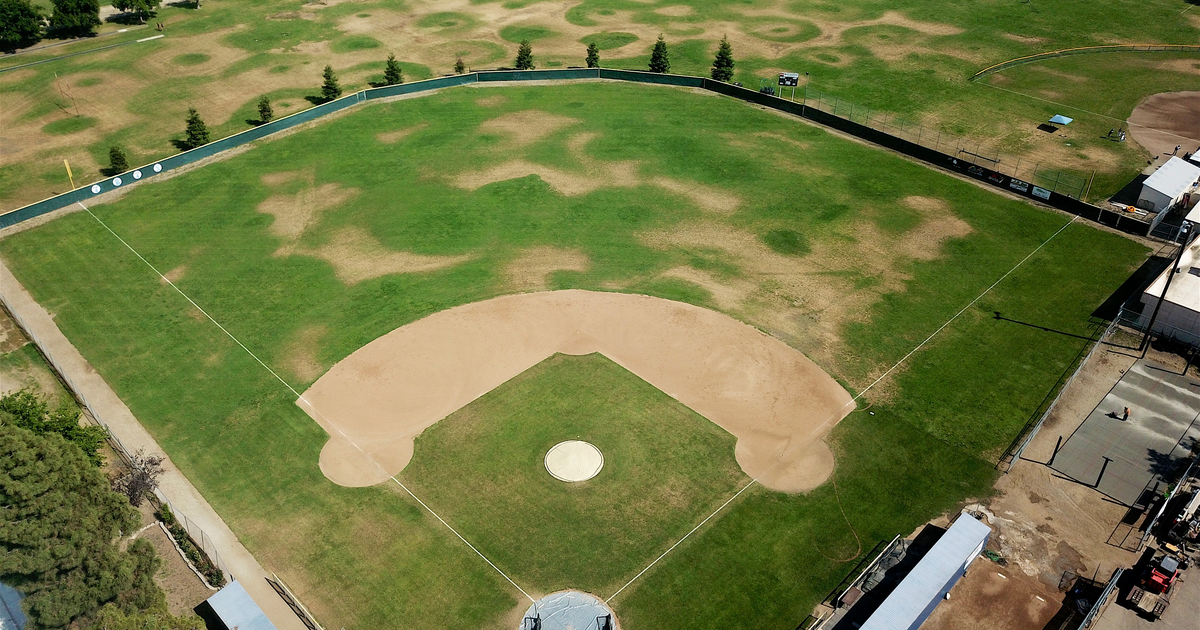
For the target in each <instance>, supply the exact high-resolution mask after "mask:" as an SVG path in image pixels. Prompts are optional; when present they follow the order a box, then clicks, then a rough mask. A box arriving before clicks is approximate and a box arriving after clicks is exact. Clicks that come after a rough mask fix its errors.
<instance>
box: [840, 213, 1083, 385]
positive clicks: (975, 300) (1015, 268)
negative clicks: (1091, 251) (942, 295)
mask: <svg viewBox="0 0 1200 630" xmlns="http://www.w3.org/2000/svg"><path fill="white" fill-rule="evenodd" d="M1078 218H1079V216H1078V215H1076V216H1074V217H1071V220H1070V221H1067V223H1066V225H1063V226H1062V227H1060V228H1058V231H1057V232H1055V233H1054V234H1051V235H1050V238H1048V239H1046V240H1044V241H1042V244H1041V245H1038V246H1037V247H1035V248H1034V249H1033V251H1031V252H1029V254H1028V255H1027V256H1025V257H1024V258H1022V259H1021V262H1019V263H1017V264H1016V265H1013V268H1012V269H1009V270H1008V271H1006V272H1004V275H1003V276H1000V279H999V280H997V281H995V282H993V283H992V286H990V287H988V288H986V289H984V290H983V293H980V294H979V295H977V296H975V299H974V300H971V301H970V302H968V303H967V305H966V306H964V307H962V310H960V311H959V312H957V313H955V314H954V317H951V318H950V319H947V320H946V323H944V324H942V325H941V326H940V327H939V328H938V329H937V330H935V331H933V334H931V335H929V336H928V337H926V338H925V341H922V342H921V343H919V344H917V347H915V348H913V349H912V350H910V351H909V352H908V354H906V355H904V357H902V358H901V359H900V360H899V361H897V362H896V365H893V366H892V367H890V368H888V371H886V372H884V373H883V375H881V376H880V377H879V378H877V379H875V382H874V383H871V384H870V385H867V388H866V389H864V390H862V391H861V392H859V393H858V395H857V396H855V397H854V400H858V399H859V398H862V397H863V396H864V395H865V394H866V393H867V392H869V391H871V388H872V387H875V386H876V385H877V384H879V381H882V380H883V379H885V378H887V375H888V374H891V373H892V371H893V370H895V369H896V368H898V367H900V364H901V363H904V362H905V361H906V360H908V357H911V356H912V355H913V354H915V353H916V352H917V350H920V349H921V348H922V347H923V346H924V345H925V344H927V343H929V340H930V339H933V338H934V337H935V336H936V335H937V334H938V333H940V332H942V331H943V330H945V328H946V327H947V326H949V325H950V322H953V321H954V320H956V319H958V316H959V315H962V314H963V313H965V312H967V309H969V308H971V307H972V306H974V305H975V303H976V302H978V301H979V300H981V299H983V296H985V295H987V294H988V292H989V291H991V290H992V289H995V288H996V285H998V284H1000V283H1001V282H1004V279H1005V278H1007V277H1008V276H1009V275H1011V274H1012V272H1014V271H1016V270H1017V267H1020V266H1021V265H1024V264H1025V261H1027V260H1029V259H1030V258H1032V257H1033V255H1034V254H1036V253H1038V252H1039V251H1040V250H1041V249H1042V248H1043V247H1045V246H1046V243H1049V242H1050V241H1052V240H1054V237H1056V236H1058V235H1059V234H1062V231H1063V230H1065V229H1067V228H1068V227H1071V224H1072V223H1074V222H1075V219H1078Z"/></svg>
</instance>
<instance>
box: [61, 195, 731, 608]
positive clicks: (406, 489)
mask: <svg viewBox="0 0 1200 630" xmlns="http://www.w3.org/2000/svg"><path fill="white" fill-rule="evenodd" d="M76 203H79V207H80V208H83V210H84V211H85V212H87V213H88V215H90V216H91V217H92V218H93V219H95V220H96V222H97V223H99V224H100V225H101V226H103V227H104V229H105V230H108V233H109V234H112V235H113V236H114V237H116V239H117V240H118V241H121V244H122V245H124V246H125V248H126V249H128V250H129V251H131V252H133V255H134V256H137V257H138V260H141V261H142V262H144V263H146V266H147V267H149V268H150V269H151V270H152V271H154V273H155V274H157V275H158V277H159V278H161V279H162V281H163V282H166V283H167V284H169V285H171V288H172V289H175V292H176V293H178V294H179V295H182V296H183V299H185V300H187V301H188V303H189V304H191V305H192V306H194V307H196V310H198V311H200V312H201V313H203V314H204V316H205V317H207V318H208V321H210V322H212V323H213V324H215V325H216V326H217V328H220V329H221V332H223V333H225V334H226V335H228V336H229V338H230V339H232V340H233V342H234V343H236V344H237V345H238V346H240V347H241V348H242V350H245V351H246V354H248V355H250V356H251V358H253V359H254V360H255V361H257V362H258V364H259V365H261V366H263V368H264V369H265V370H266V371H268V372H270V373H271V376H274V377H275V379H276V380H278V381H279V382H280V383H283V386H284V387H286V388H287V389H288V391H290V392H292V394H294V395H295V396H296V398H298V399H300V400H304V402H305V403H308V401H307V400H305V399H304V396H302V395H300V393H299V392H297V391H296V389H295V388H294V387H292V386H291V385H289V384H288V382H287V381H285V380H283V377H281V376H279V374H278V373H276V372H275V370H272V369H271V366H269V365H267V364H266V363H264V362H263V360H262V359H260V358H258V355H256V354H254V352H253V351H252V350H250V348H247V347H246V344H244V343H242V342H241V341H239V340H238V338H237V337H234V336H233V333H231V332H229V330H227V329H226V328H225V327H224V326H222V325H221V322H218V321H217V320H215V319H213V316H212V315H209V314H208V311H206V310H204V309H203V308H201V306H200V305H199V304H197V303H196V301H195V300H193V299H192V298H191V297H190V296H188V294H186V293H184V292H183V290H182V289H180V288H179V287H177V286H175V283H174V282H171V280H170V279H169V278H167V277H166V276H164V275H163V274H162V273H161V272H160V271H159V270H158V268H157V267H155V266H154V265H153V264H151V263H150V261H148V260H146V258H145V257H144V256H142V255H141V254H140V253H138V251H137V250H136V249H134V248H133V246H132V245H130V244H129V243H127V242H126V241H125V239H123V238H121V236H120V235H119V234H117V233H116V232H114V231H113V229H112V228H110V227H108V224H107V223H105V222H104V221H102V220H101V219H100V217H98V216H96V215H95V214H94V213H93V212H92V211H91V209H90V208H88V207H87V206H85V205H83V203H82V202H76ZM308 406H309V408H310V409H312V410H313V411H316V412H317V413H318V414H320V415H321V416H322V417H324V415H325V414H322V413H321V412H320V410H318V409H317V408H316V407H315V406H313V405H312V404H311V403H309V405H308ZM326 422H327V423H328V419H326ZM330 426H334V427H335V428H336V425H332V424H330ZM338 433H342V432H341V430H340V429H339V430H338ZM342 437H343V438H345V439H346V441H347V442H350V444H351V445H352V446H354V448H356V449H358V451H359V452H360V453H362V454H363V455H364V456H366V458H367V459H369V460H371V462H372V463H374V464H375V465H376V466H379V463H378V462H376V461H375V459H374V458H373V457H371V456H370V455H368V454H367V452H366V451H364V450H362V448H360V447H359V446H358V445H357V444H355V443H354V440H351V439H350V437H349V436H347V435H346V434H344V433H342ZM381 468H382V467H381ZM392 481H395V482H396V485H398V486H400V487H401V488H404V491H405V492H407V493H408V495H409V496H410V497H412V498H413V499H416V501H417V503H420V504H421V507H423V508H425V509H426V510H429V513H430V514H432V515H433V517H434V518H436V519H437V520H438V521H439V522H441V524H442V525H445V526H446V529H449V530H450V531H451V532H453V533H454V535H455V536H458V539H459V540H461V541H463V542H464V543H466V545H467V546H468V547H470V548H471V551H474V552H475V553H476V554H478V555H479V557H480V558H483V561H484V562H486V563H488V566H490V567H492V568H493V569H495V570H496V572H497V573H499V574H500V575H501V576H503V577H504V579H506V580H508V583H509V584H512V585H513V586H514V587H516V589H517V590H518V591H521V594H522V595H524V596H525V597H528V598H529V601H531V602H532V601H535V600H534V599H533V598H532V597H530V596H529V593H526V592H525V589H523V588H521V587H520V586H517V583H516V582H513V581H512V578H510V577H508V575H507V574H505V573H504V571H501V570H500V568H499V567H497V566H496V565H495V564H493V563H492V561H491V560H488V558H487V556H485V555H483V554H482V553H480V552H479V550H478V549H476V548H475V545H472V544H471V543H470V541H468V540H467V539H466V538H463V536H462V534H460V533H458V530H456V529H454V528H453V527H451V526H450V524H449V523H447V522H446V521H445V520H443V519H442V517H441V516H438V513H437V512H434V511H433V509H432V508H430V507H429V506H428V505H425V502H424V501H422V500H421V499H420V498H418V497H417V495H415V494H413V493H412V490H409V489H408V488H407V487H406V486H405V485H404V484H402V483H400V481H399V480H398V479H396V478H395V477H392ZM751 483H753V482H751ZM744 489H745V488H743V490H744ZM738 494H741V492H739V493H738ZM736 496H737V495H734V497H735V498H736ZM730 500H732V499H730ZM726 503H728V502H726ZM721 507H725V506H721ZM718 511H720V510H718ZM714 514H715V512H714ZM709 518H712V517H711V516H710V517H709ZM704 520H706V521H707V520H708V519H704ZM703 524H704V523H701V524H700V525H703ZM697 527H699V525H697ZM692 531H696V530H692ZM689 535H690V534H689ZM685 538H686V537H685ZM676 544H678V543H676ZM672 549H674V547H672ZM668 551H670V550H668ZM663 555H666V554H663ZM655 562H657V560H656V561H655ZM651 566H653V565H651ZM647 568H649V567H647ZM643 573H645V571H643ZM638 575H641V574H640V573H639V574H638ZM635 579H636V578H635ZM626 586H628V585H626Z"/></svg>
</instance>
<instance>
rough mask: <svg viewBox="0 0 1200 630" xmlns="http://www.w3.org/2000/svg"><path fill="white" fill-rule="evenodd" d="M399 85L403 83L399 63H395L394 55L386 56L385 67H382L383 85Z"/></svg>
mask: <svg viewBox="0 0 1200 630" xmlns="http://www.w3.org/2000/svg"><path fill="white" fill-rule="evenodd" d="M401 83H404V71H403V70H401V69H400V62H399V61H396V55H388V58H387V65H385V66H384V67H383V84H384V85H400V84H401Z"/></svg>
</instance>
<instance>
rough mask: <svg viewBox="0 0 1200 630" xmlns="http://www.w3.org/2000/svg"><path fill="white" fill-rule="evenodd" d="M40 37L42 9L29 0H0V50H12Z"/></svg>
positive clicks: (30, 43) (29, 44)
mask: <svg viewBox="0 0 1200 630" xmlns="http://www.w3.org/2000/svg"><path fill="white" fill-rule="evenodd" d="M40 39H42V11H41V9H39V8H38V7H35V6H33V5H32V4H31V3H30V2H29V0H0V51H5V52H12V51H14V50H16V49H18V48H24V47H26V46H32V45H34V44H36V43H38V41H39V40H40Z"/></svg>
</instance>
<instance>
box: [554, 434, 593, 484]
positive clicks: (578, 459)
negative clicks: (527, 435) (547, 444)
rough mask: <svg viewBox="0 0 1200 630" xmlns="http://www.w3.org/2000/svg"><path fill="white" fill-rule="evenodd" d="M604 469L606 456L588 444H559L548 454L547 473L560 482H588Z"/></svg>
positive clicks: (570, 441) (578, 442) (574, 441)
mask: <svg viewBox="0 0 1200 630" xmlns="http://www.w3.org/2000/svg"><path fill="white" fill-rule="evenodd" d="M601 468H604V454H603V453H601V452H600V449H598V448H596V447H595V446H593V445H592V444H589V443H587V442H581V441H579V440H569V441H566V442H559V443H558V444H555V445H554V447H553V448H551V449H550V450H549V451H547V452H546V471H547V472H549V473H550V475H551V476H553V477H554V478H555V479H558V480H560V481H572V482H573V481H587V480H588V479H591V478H592V477H595V476H596V475H598V474H600V469H601Z"/></svg>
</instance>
